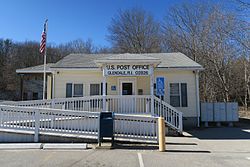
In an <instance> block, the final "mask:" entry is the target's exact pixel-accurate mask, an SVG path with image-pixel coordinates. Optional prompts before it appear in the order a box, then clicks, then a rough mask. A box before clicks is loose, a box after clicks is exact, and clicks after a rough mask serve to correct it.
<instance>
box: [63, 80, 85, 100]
mask: <svg viewBox="0 0 250 167" xmlns="http://www.w3.org/2000/svg"><path fill="white" fill-rule="evenodd" d="M82 96H83V84H72V83H67V84H66V97H82Z"/></svg>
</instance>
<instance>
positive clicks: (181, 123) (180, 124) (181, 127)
mask: <svg viewBox="0 0 250 167" xmlns="http://www.w3.org/2000/svg"><path fill="white" fill-rule="evenodd" d="M179 130H180V132H181V133H182V131H183V122H182V112H179Z"/></svg>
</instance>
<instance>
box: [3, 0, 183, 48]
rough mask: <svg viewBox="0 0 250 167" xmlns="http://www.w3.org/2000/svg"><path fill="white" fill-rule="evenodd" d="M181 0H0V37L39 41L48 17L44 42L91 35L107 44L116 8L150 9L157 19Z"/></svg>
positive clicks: (56, 41)
mask: <svg viewBox="0 0 250 167" xmlns="http://www.w3.org/2000/svg"><path fill="white" fill-rule="evenodd" d="M182 1H183V0H179V1H177V0H40V1H38V0H1V1H0V2H1V6H0V20H1V23H0V38H10V39H12V40H14V41H25V40H35V41H40V36H41V32H42V28H43V23H44V20H45V19H46V18H48V20H49V22H48V42H49V43H51V44H60V43H65V42H68V41H70V40H74V39H79V38H81V39H84V40H86V39H88V38H90V39H92V40H93V42H94V44H96V45H97V46H109V43H108V41H107V39H106V36H107V34H108V32H107V27H108V25H109V24H110V21H111V18H112V17H113V16H114V15H115V14H117V12H118V10H119V9H122V10H123V9H129V8H133V7H139V8H143V9H145V10H147V11H149V12H151V13H152V14H153V15H154V17H155V18H156V19H158V20H160V19H162V18H163V16H164V15H166V13H167V10H168V9H169V7H170V6H173V5H176V4H178V3H180V2H182Z"/></svg>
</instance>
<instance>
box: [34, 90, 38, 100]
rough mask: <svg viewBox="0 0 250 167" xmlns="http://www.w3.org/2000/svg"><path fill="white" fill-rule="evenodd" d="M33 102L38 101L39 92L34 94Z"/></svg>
mask: <svg viewBox="0 0 250 167" xmlns="http://www.w3.org/2000/svg"><path fill="white" fill-rule="evenodd" d="M33 100H38V93H37V92H33Z"/></svg>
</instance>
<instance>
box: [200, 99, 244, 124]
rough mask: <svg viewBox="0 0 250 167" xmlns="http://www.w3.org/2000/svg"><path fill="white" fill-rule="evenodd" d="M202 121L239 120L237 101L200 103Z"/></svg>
mask: <svg viewBox="0 0 250 167" xmlns="http://www.w3.org/2000/svg"><path fill="white" fill-rule="evenodd" d="M201 121H202V122H236V121H239V114H238V103H201Z"/></svg>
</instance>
